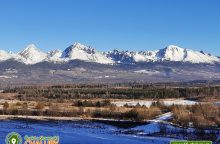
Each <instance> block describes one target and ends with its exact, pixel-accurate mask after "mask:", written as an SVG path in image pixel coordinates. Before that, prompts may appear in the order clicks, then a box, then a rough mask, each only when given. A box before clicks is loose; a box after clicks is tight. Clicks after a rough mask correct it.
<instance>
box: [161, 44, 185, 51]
mask: <svg viewBox="0 0 220 144" xmlns="http://www.w3.org/2000/svg"><path fill="white" fill-rule="evenodd" d="M165 49H166V50H171V51H179V50H183V48H181V47H179V46H176V45H168V46H167V47H166V48H165Z"/></svg>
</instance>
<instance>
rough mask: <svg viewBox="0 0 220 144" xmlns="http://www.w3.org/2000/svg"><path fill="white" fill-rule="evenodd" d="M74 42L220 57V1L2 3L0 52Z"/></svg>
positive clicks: (36, 0)
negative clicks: (190, 51) (176, 48)
mask: <svg viewBox="0 0 220 144" xmlns="http://www.w3.org/2000/svg"><path fill="white" fill-rule="evenodd" d="M74 42H80V43H84V44H88V45H91V46H93V47H95V48H97V49H98V50H101V51H105V50H110V49H114V48H118V49H120V50H125V49H128V50H155V49H160V48H163V47H165V46H167V45H169V44H174V45H179V46H181V47H186V48H192V49H194V50H204V51H206V52H210V53H213V54H215V55H220V1H219V0H1V1H0V49H4V50H8V51H9V50H11V51H15V52H18V51H20V50H22V49H23V48H24V47H25V46H26V45H28V44H29V43H34V44H36V45H37V46H38V47H39V48H40V49H42V50H43V51H48V50H52V49H56V48H59V49H61V50H63V49H65V48H66V47H67V46H69V45H70V44H72V43H74Z"/></svg>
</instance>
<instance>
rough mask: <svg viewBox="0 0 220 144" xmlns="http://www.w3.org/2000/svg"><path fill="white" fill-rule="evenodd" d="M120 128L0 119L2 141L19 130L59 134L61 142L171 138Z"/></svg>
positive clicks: (161, 141)
mask: <svg viewBox="0 0 220 144" xmlns="http://www.w3.org/2000/svg"><path fill="white" fill-rule="evenodd" d="M119 130H120V128H116V127H114V126H109V125H105V124H102V123H95V122H89V121H73V122H67V121H61V122H36V121H35V122H30V121H29V122H28V121H19V120H4V121H0V143H5V142H4V139H5V136H6V135H7V134H8V133H10V132H18V133H20V134H21V136H22V137H24V136H25V135H29V136H35V135H36V136H59V137H60V144H73V143H74V144H94V143H95V144H112V143H114V144H119V143H120V144H127V143H133V144H146V143H147V144H167V143H169V140H170V139H169V138H156V137H140V136H135V135H125V134H117V131H119Z"/></svg>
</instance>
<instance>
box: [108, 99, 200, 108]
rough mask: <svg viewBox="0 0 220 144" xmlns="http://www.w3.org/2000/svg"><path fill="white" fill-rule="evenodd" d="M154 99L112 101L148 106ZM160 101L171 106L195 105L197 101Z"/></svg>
mask: <svg viewBox="0 0 220 144" xmlns="http://www.w3.org/2000/svg"><path fill="white" fill-rule="evenodd" d="M153 102H156V101H153V100H147V101H144V100H137V101H136V100H135V101H117V102H112V103H113V104H115V105H117V106H124V105H125V104H127V105H128V106H136V105H137V104H140V105H141V106H146V107H150V106H151V105H152V103H153ZM160 102H162V103H164V104H165V105H166V106H170V105H194V104H196V103H197V102H195V101H190V100H181V99H175V100H161V101H160Z"/></svg>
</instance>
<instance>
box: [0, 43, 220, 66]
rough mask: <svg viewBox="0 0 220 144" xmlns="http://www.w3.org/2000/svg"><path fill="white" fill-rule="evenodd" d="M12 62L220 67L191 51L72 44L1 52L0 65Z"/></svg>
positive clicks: (208, 56)
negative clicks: (109, 48) (101, 49)
mask: <svg viewBox="0 0 220 144" xmlns="http://www.w3.org/2000/svg"><path fill="white" fill-rule="evenodd" d="M9 59H13V60H15V61H19V62H22V63H25V64H36V63H39V62H43V61H48V62H54V63H62V62H68V61H70V60H76V59H77V60H83V61H86V62H95V63H101V64H116V63H126V64H133V63H137V62H163V61H171V62H172V61H175V62H190V63H209V64H213V63H220V58H219V57H217V56H213V55H211V54H208V53H204V52H203V51H200V52H199V51H194V50H190V49H185V48H180V47H178V46H174V45H169V46H167V47H166V48H164V49H160V50H156V51H140V52H134V51H119V50H116V49H115V50H113V51H108V52H99V51H97V50H95V49H94V48H92V47H90V46H85V45H82V44H80V43H75V44H73V45H71V46H69V47H67V48H66V49H65V50H64V51H61V50H53V51H50V52H47V53H45V52H42V51H41V50H39V49H38V48H37V47H36V46H35V45H34V44H30V45H28V46H27V47H26V48H25V49H24V50H23V51H22V52H19V53H13V52H6V51H4V50H0V61H5V60H9Z"/></svg>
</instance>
